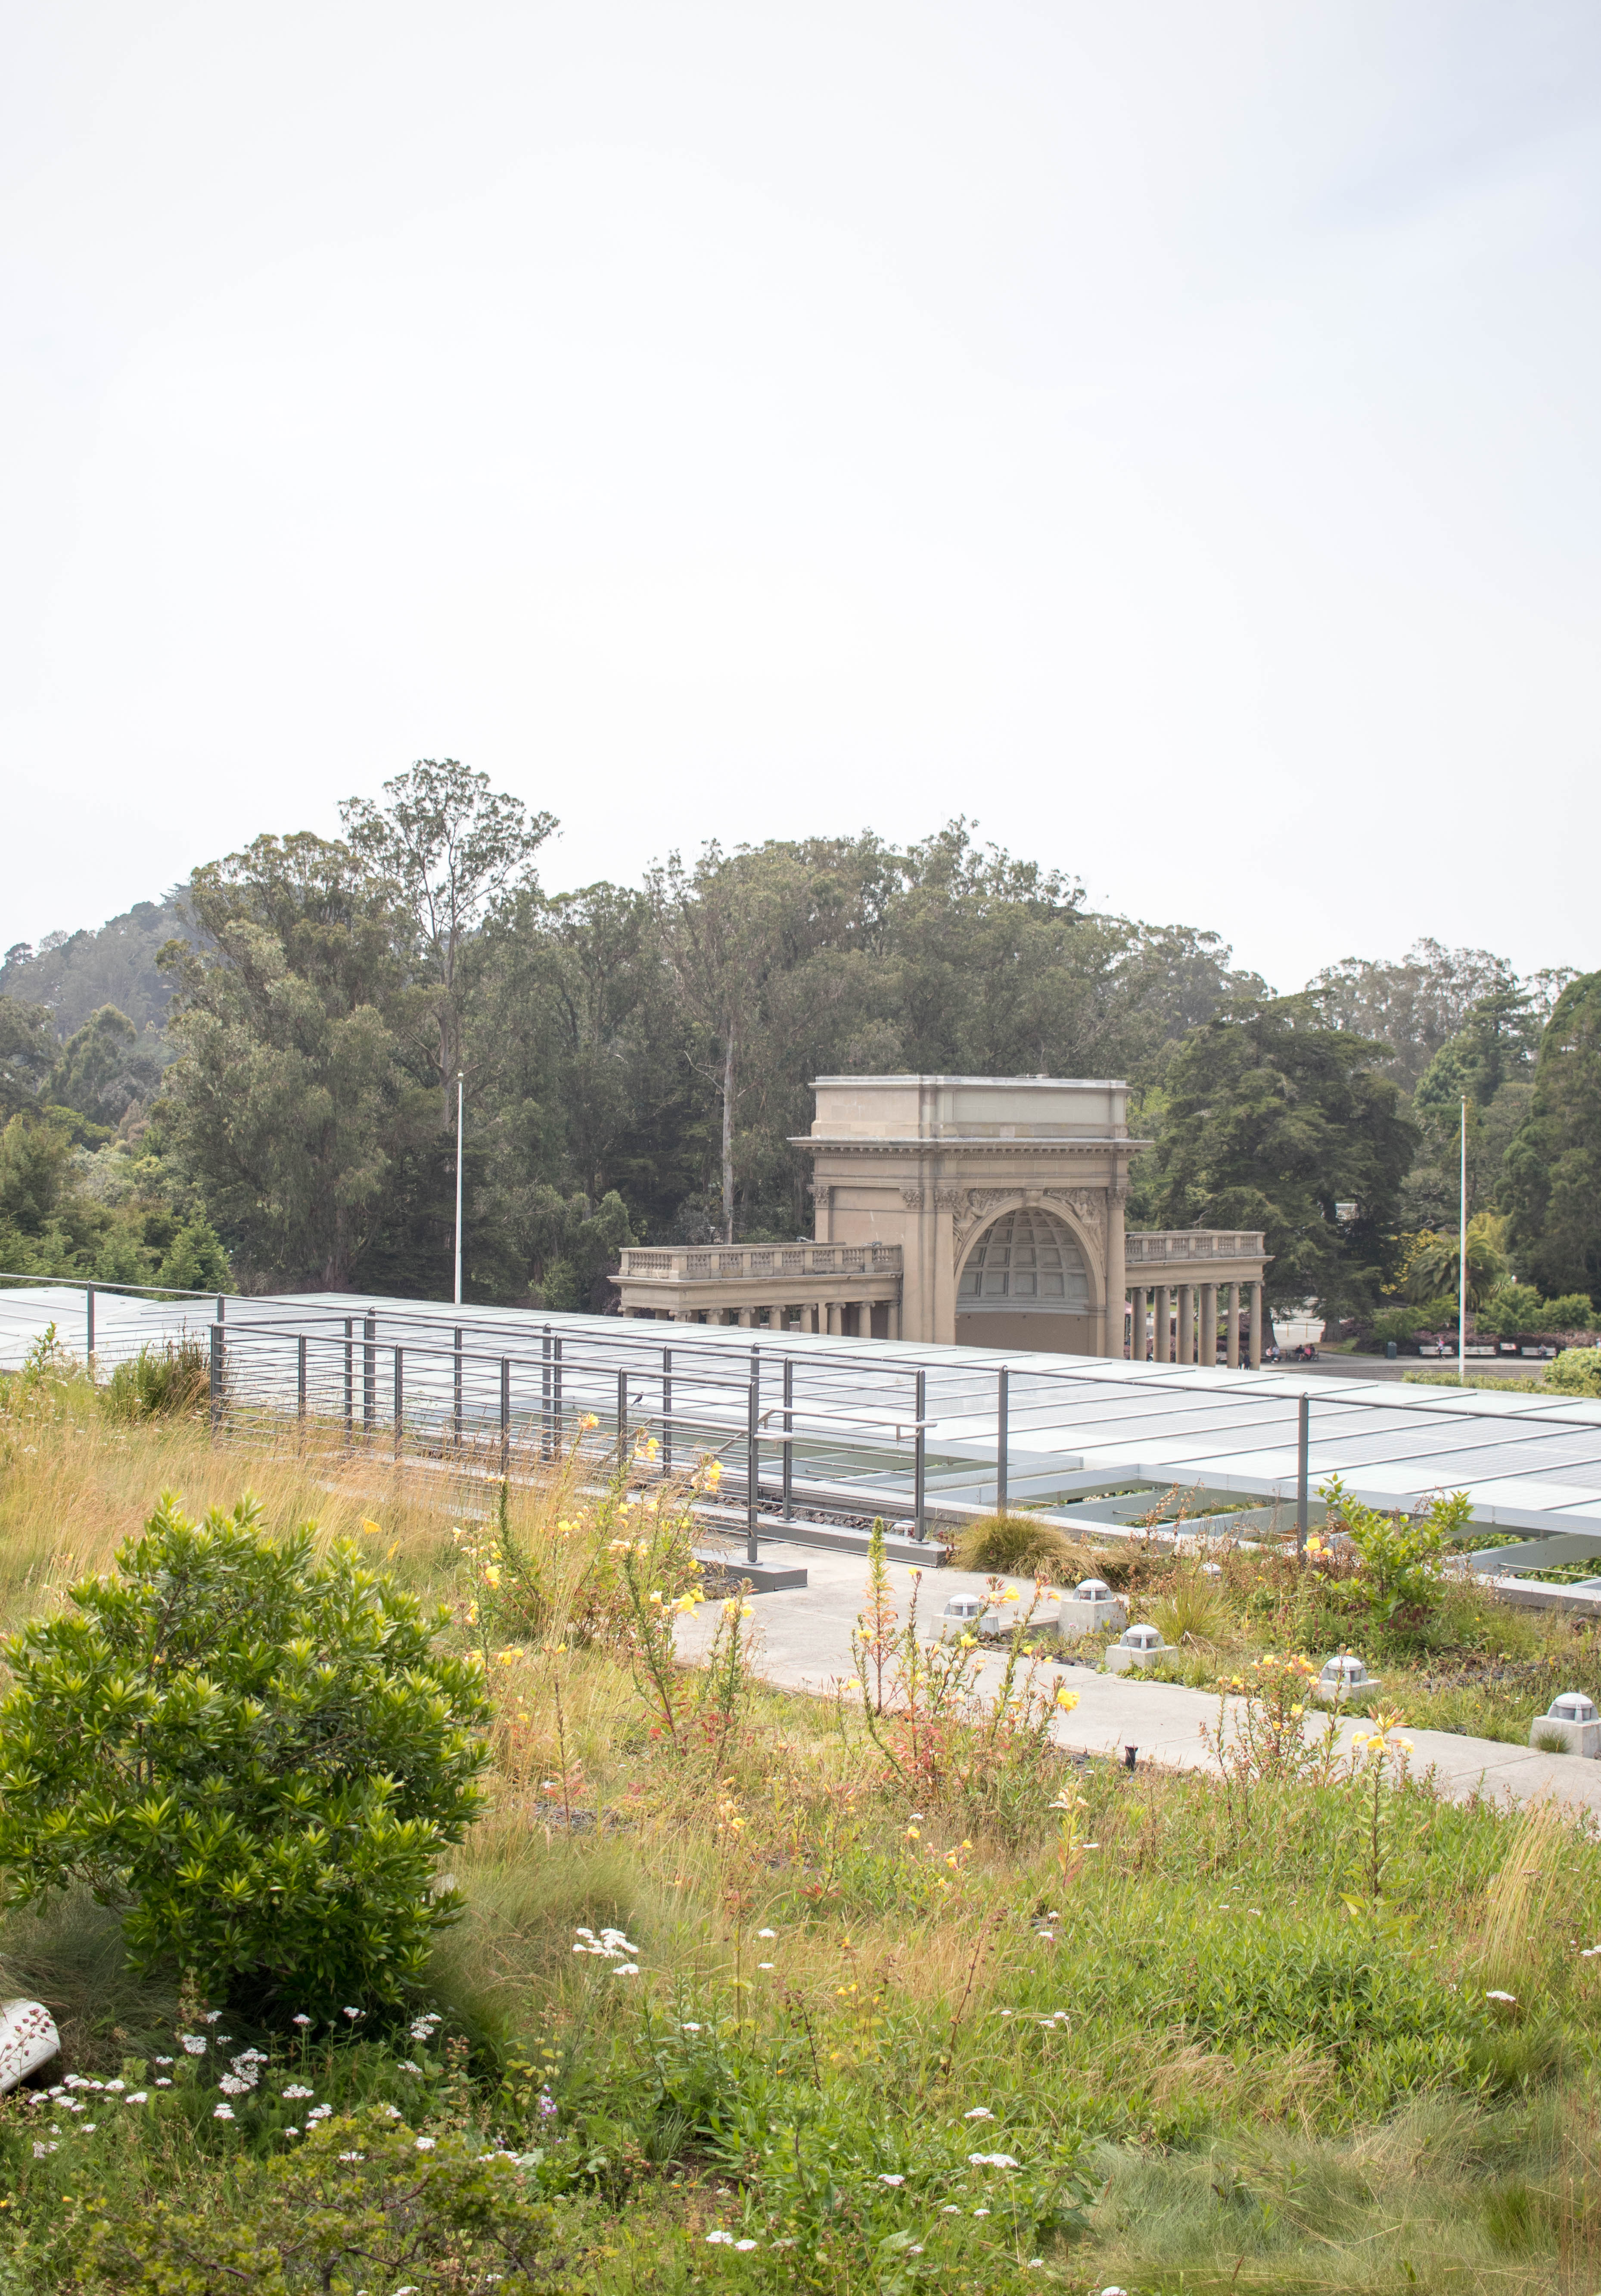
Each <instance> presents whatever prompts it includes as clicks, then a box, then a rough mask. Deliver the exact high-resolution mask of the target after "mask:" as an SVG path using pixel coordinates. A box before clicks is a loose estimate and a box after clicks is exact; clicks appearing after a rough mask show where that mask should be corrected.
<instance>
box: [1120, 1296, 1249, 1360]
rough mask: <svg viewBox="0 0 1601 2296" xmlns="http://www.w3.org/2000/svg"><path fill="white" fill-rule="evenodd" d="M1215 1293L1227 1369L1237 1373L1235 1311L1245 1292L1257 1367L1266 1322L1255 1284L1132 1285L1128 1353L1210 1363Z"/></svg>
mask: <svg viewBox="0 0 1601 2296" xmlns="http://www.w3.org/2000/svg"><path fill="white" fill-rule="evenodd" d="M1219 1292H1221V1293H1222V1294H1223V1312H1224V1332H1225V1344H1226V1349H1227V1355H1226V1360H1227V1362H1228V1365H1229V1370H1230V1371H1238V1369H1239V1366H1240V1310H1241V1308H1242V1306H1243V1305H1244V1304H1245V1303H1244V1302H1243V1300H1242V1299H1241V1294H1242V1293H1243V1292H1249V1293H1250V1304H1249V1308H1248V1309H1247V1314H1248V1316H1249V1323H1250V1341H1249V1349H1250V1362H1251V1368H1252V1370H1253V1371H1255V1370H1257V1369H1258V1368H1260V1366H1261V1364H1262V1332H1263V1327H1264V1324H1265V1321H1266V1316H1265V1311H1264V1308H1263V1304H1262V1284H1261V1283H1260V1282H1256V1283H1248V1284H1247V1283H1180V1284H1176V1285H1170V1284H1166V1283H1157V1284H1155V1285H1147V1284H1143V1283H1140V1284H1136V1285H1135V1287H1134V1290H1133V1292H1132V1295H1131V1302H1130V1305H1131V1315H1130V1326H1129V1328H1130V1334H1131V1336H1130V1343H1129V1353H1130V1355H1131V1357H1133V1359H1134V1361H1135V1362H1136V1363H1144V1362H1146V1361H1147V1360H1148V1359H1149V1360H1151V1361H1154V1362H1156V1363H1179V1364H1193V1363H1200V1364H1215V1363H1216V1361H1217V1333H1218V1294H1219ZM1153 1302H1154V1306H1153Z"/></svg>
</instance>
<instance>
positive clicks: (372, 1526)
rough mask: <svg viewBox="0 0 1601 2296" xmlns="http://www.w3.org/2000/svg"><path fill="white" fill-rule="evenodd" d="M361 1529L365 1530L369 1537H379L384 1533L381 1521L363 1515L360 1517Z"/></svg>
mask: <svg viewBox="0 0 1601 2296" xmlns="http://www.w3.org/2000/svg"><path fill="white" fill-rule="evenodd" d="M362 1529H363V1530H364V1531H365V1532H366V1534H367V1536H368V1538H382V1537H383V1535H384V1527H383V1525H382V1523H381V1522H373V1521H370V1520H369V1518H368V1517H366V1516H365V1515H363V1518H362Z"/></svg>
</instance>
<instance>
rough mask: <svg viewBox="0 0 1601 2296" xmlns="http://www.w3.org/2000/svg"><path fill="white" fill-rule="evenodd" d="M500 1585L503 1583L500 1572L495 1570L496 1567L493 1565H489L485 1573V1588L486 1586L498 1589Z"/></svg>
mask: <svg viewBox="0 0 1601 2296" xmlns="http://www.w3.org/2000/svg"><path fill="white" fill-rule="evenodd" d="M500 1583H501V1574H500V1572H499V1571H498V1570H495V1568H494V1565H493V1564H490V1565H488V1566H487V1567H486V1570H485V1572H484V1584H485V1586H486V1587H498V1586H499V1585H500Z"/></svg>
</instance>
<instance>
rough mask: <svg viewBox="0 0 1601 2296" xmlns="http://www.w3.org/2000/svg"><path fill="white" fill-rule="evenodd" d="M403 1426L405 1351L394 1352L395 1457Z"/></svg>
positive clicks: (398, 1450)
mask: <svg viewBox="0 0 1601 2296" xmlns="http://www.w3.org/2000/svg"><path fill="white" fill-rule="evenodd" d="M404 1424H405V1349H404V1348H396V1350H395V1456H396V1458H397V1459H398V1458H399V1456H400V1436H401V1430H402V1428H403V1427H404Z"/></svg>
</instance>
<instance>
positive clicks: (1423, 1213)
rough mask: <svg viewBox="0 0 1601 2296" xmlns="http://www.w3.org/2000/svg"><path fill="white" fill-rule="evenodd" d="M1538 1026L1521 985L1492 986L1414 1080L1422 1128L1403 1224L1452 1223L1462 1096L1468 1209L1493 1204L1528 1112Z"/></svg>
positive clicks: (1415, 1104) (1457, 1206) (1415, 1108)
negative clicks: (1507, 1158) (1511, 1147)
mask: <svg viewBox="0 0 1601 2296" xmlns="http://www.w3.org/2000/svg"><path fill="white" fill-rule="evenodd" d="M1539 1043H1540V1021H1538V1020H1537V1018H1536V1016H1535V1012H1534V1006H1533V999H1532V997H1531V996H1530V994H1529V992H1528V991H1527V990H1525V989H1521V988H1496V989H1492V990H1491V992H1490V994H1489V995H1488V996H1482V997H1480V998H1479V999H1478V1001H1477V1002H1476V1003H1475V1004H1474V1005H1472V1006H1471V1007H1470V1009H1469V1011H1468V1013H1467V1014H1466V1019H1465V1020H1464V1021H1463V1024H1462V1026H1461V1028H1460V1029H1458V1030H1457V1032H1456V1034H1455V1035H1454V1036H1452V1037H1448V1039H1447V1040H1446V1042H1445V1043H1444V1044H1443V1045H1442V1046H1441V1047H1440V1050H1439V1051H1438V1052H1437V1053H1436V1054H1434V1059H1433V1060H1432V1061H1431V1062H1429V1064H1428V1067H1427V1068H1426V1069H1425V1070H1424V1072H1423V1075H1422V1077H1421V1078H1420V1079H1419V1081H1418V1086H1417V1094H1416V1095H1415V1097H1414V1099H1413V1103H1412V1114H1413V1116H1414V1118H1415V1119H1416V1120H1417V1125H1418V1127H1419V1128H1420V1130H1421V1132H1422V1136H1423V1137H1422V1143H1421V1145H1420V1146H1419V1149H1418V1152H1417V1160H1416V1162H1415V1164H1414V1165H1413V1168H1412V1171H1411V1174H1410V1176H1409V1179H1408V1183H1407V1189H1406V1197H1405V1202H1404V1206H1403V1218H1402V1225H1403V1226H1407V1227H1417V1228H1429V1227H1444V1226H1455V1223H1456V1220H1457V1218H1458V1215H1459V1211H1460V1202H1459V1199H1460V1197H1461V1193H1462V1179H1461V1170H1462V1166H1461V1149H1462V1131H1463V1122H1464V1115H1463V1103H1464V1101H1466V1103H1467V1107H1466V1136H1467V1209H1468V1213H1469V1216H1470V1217H1473V1216H1474V1215H1476V1214H1477V1213H1479V1212H1481V1211H1485V1210H1490V1209H1491V1206H1492V1205H1493V1203H1494V1201H1495V1193H1496V1189H1497V1187H1498V1185H1499V1180H1500V1171H1501V1164H1502V1160H1503V1159H1504V1157H1505V1155H1506V1152H1507V1145H1508V1144H1509V1143H1510V1141H1511V1138H1512V1136H1513V1134H1514V1133H1515V1131H1516V1129H1517V1128H1518V1126H1519V1124H1520V1123H1521V1122H1522V1121H1523V1118H1524V1117H1525V1116H1526V1115H1527V1113H1528V1110H1529V1102H1530V1096H1531V1094H1532V1089H1533V1078H1534V1056H1535V1053H1536V1051H1537V1049H1538V1047H1539Z"/></svg>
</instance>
